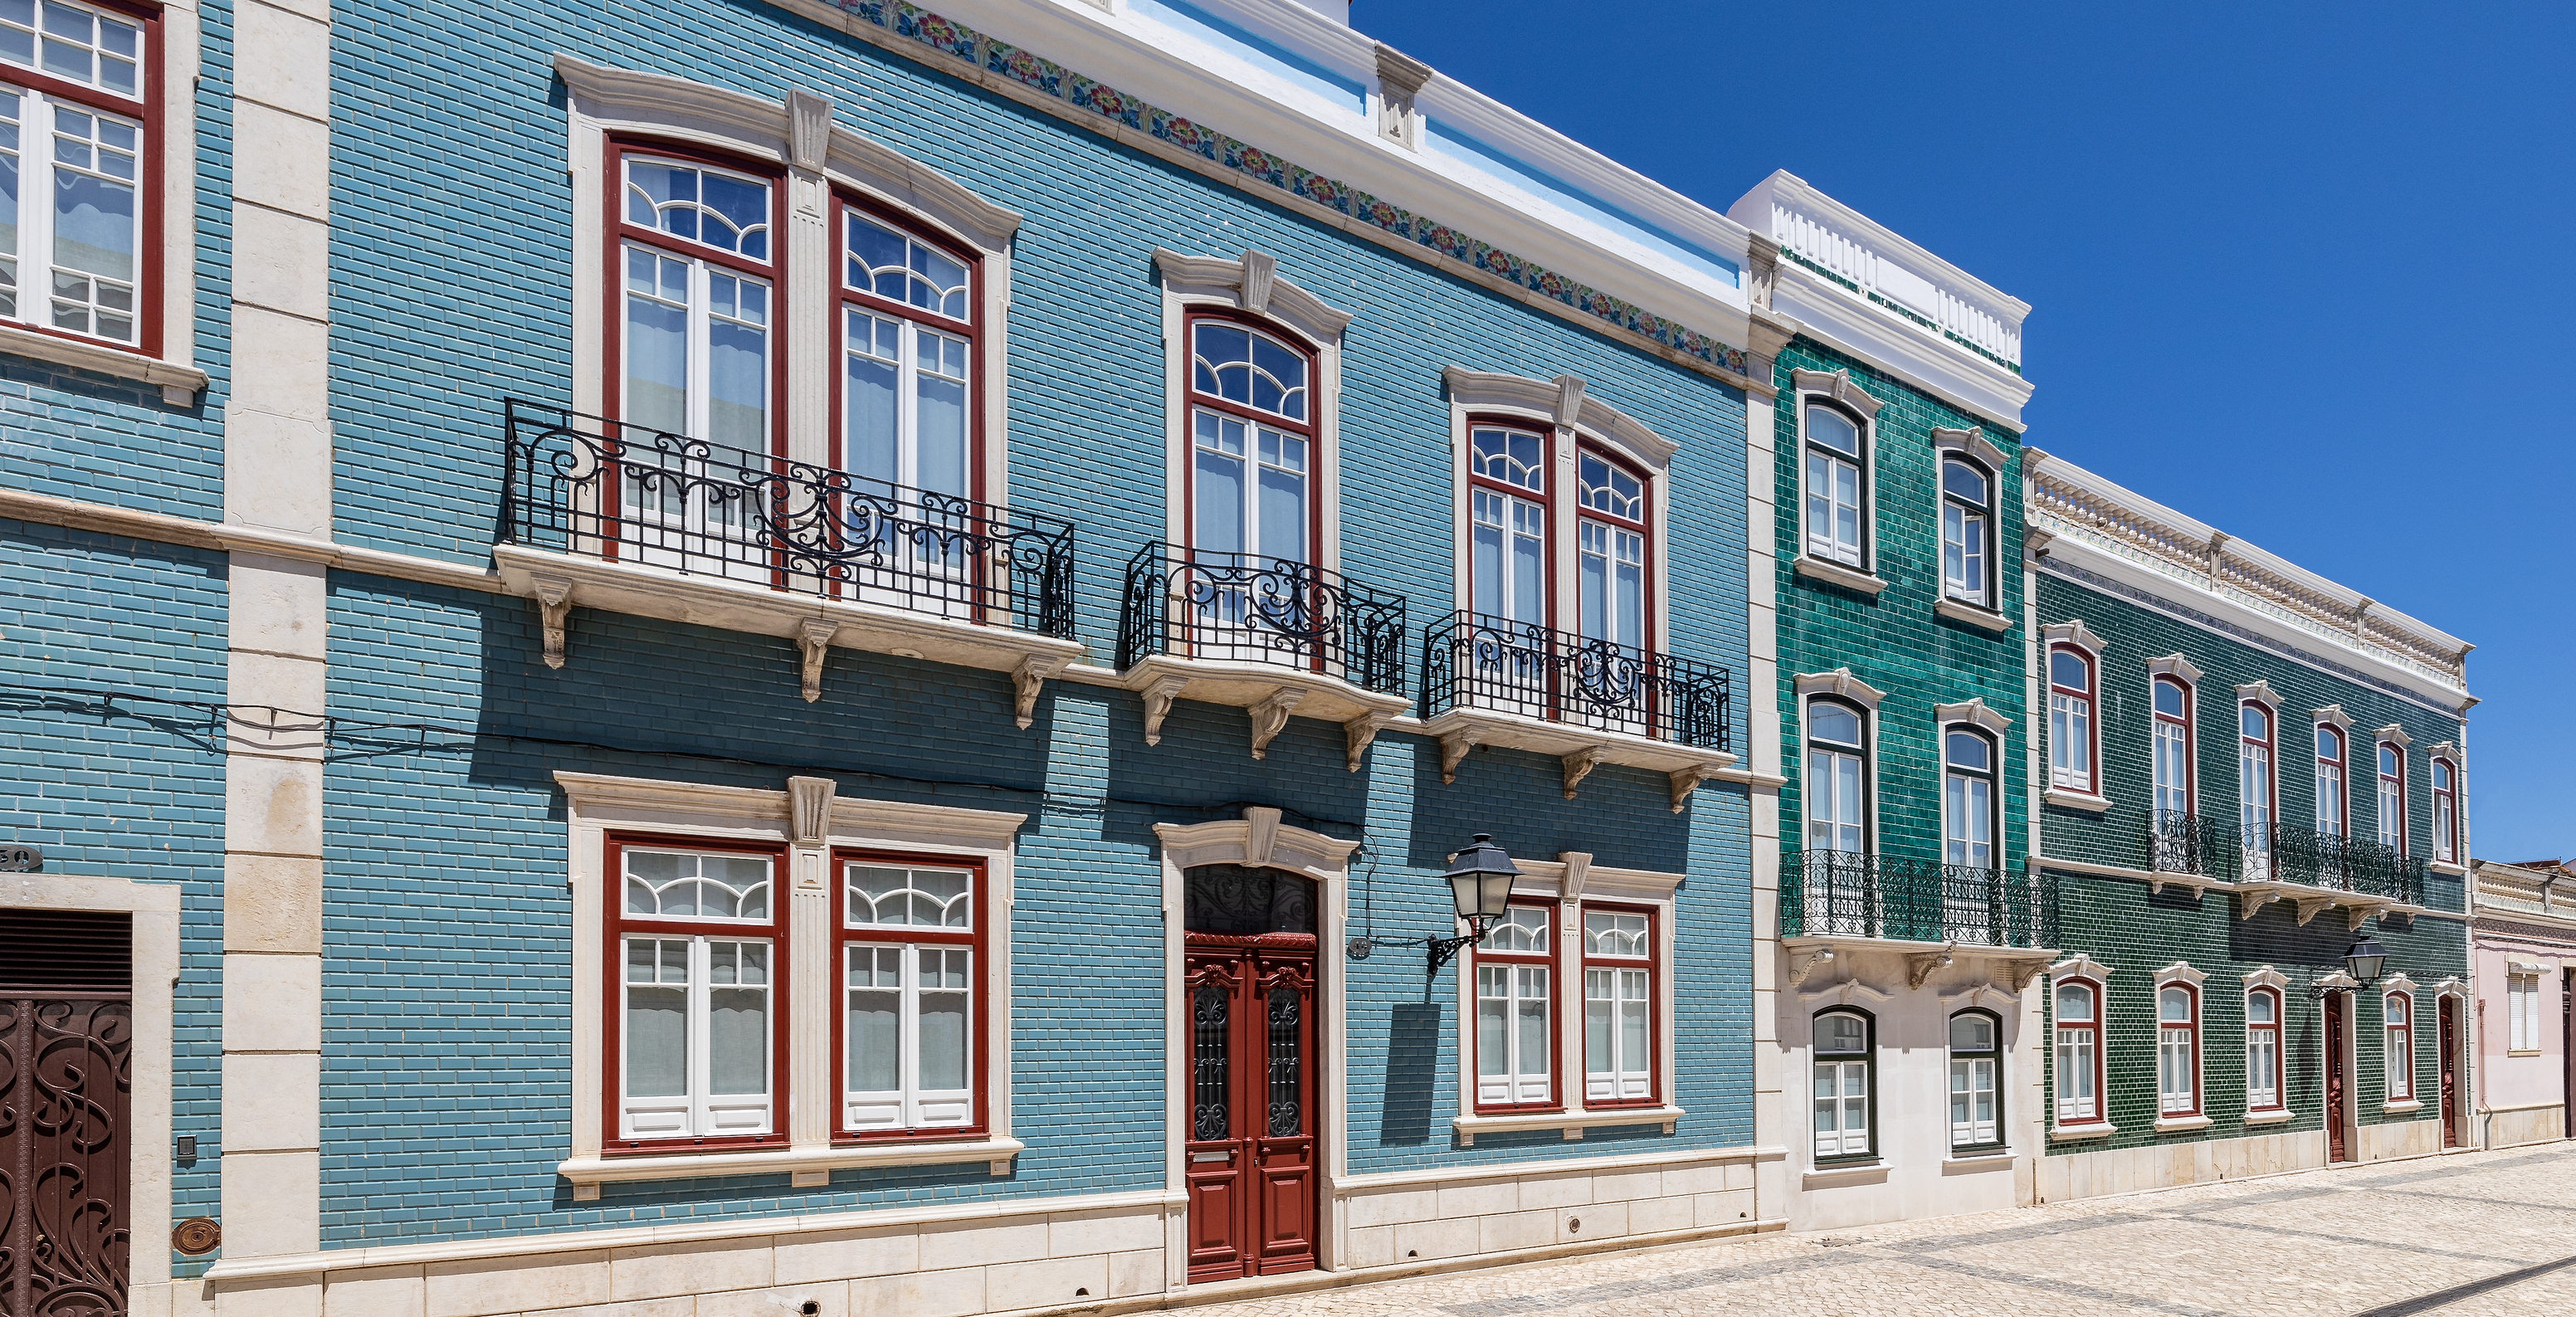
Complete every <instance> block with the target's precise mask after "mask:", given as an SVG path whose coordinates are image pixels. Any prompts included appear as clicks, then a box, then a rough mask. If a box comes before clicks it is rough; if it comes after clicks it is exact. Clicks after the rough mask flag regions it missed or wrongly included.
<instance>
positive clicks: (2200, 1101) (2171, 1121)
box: [2155, 960, 2210, 1134]
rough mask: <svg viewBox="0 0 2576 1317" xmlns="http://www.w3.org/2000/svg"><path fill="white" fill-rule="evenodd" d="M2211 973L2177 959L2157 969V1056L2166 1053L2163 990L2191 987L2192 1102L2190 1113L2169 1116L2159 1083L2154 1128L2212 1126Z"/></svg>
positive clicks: (2164, 1131)
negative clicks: (2205, 995)
mask: <svg viewBox="0 0 2576 1317" xmlns="http://www.w3.org/2000/svg"><path fill="white" fill-rule="evenodd" d="M2208 979H2209V976H2208V975H2207V974H2204V973H2202V972H2201V971H2199V970H2196V969H2193V968H2192V967H2191V965H2190V964H2189V963H2188V962H2185V961H2179V960H2177V961H2175V962H2174V963H2172V964H2170V965H2167V966H2165V967H2164V968H2163V969H2160V970H2157V971H2156V996H2155V1001H2156V1015H2155V1020H2156V1056H2157V1058H2158V1059H2159V1060H2162V1059H2163V1055H2164V991H2165V989H2166V988H2168V987H2172V986H2174V985H2176V984H2179V985H2181V986H2183V987H2186V988H2189V989H2191V1104H2192V1110H2191V1113H2190V1114H2189V1115H2183V1116H2168V1115H2165V1114H2164V1111H2163V1085H2162V1084H2159V1085H2158V1086H2157V1099H2158V1102H2157V1112H2156V1121H2155V1130H2156V1132H2157V1133H2159V1134H2170V1133H2173V1132H2175V1131H2177V1130H2196V1129H2206V1128H2208V1126H2209V1123H2210V1120H2209V1028H2208V1015H2209V1012H2208V1010H2207V1009H2206V1003H2205V1002H2204V1001H2203V999H2202V995H2201V985H2202V984H2203V983H2205V982H2207V981H2208Z"/></svg>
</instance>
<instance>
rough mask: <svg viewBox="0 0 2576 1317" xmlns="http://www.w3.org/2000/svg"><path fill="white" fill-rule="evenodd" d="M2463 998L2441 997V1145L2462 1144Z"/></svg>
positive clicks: (2452, 1146)
mask: <svg viewBox="0 0 2576 1317" xmlns="http://www.w3.org/2000/svg"><path fill="white" fill-rule="evenodd" d="M2459 1057H2460V999H2459V998H2457V997H2444V998H2443V999H2442V1146H2443V1147H2445V1148H2456V1147H2458V1146H2460V1063H2459Z"/></svg>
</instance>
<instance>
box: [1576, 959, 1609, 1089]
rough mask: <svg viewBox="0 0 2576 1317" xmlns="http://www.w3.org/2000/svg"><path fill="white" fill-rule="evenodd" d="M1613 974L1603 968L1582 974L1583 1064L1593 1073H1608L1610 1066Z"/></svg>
mask: <svg viewBox="0 0 2576 1317" xmlns="http://www.w3.org/2000/svg"><path fill="white" fill-rule="evenodd" d="M1612 977H1613V972H1612V971H1610V970H1601V969H1596V970H1586V971H1585V972H1584V975H1583V1068H1584V1069H1585V1070H1586V1071H1589V1072H1591V1073H1593V1074H1605V1073H1607V1072H1608V1071H1609V1070H1610V1068H1611V1052H1610V1038H1611V1033H1610V1013H1611V1007H1612V1005H1613V998H1612V994H1613V991H1614V988H1613V986H1612V983H1611V980H1612Z"/></svg>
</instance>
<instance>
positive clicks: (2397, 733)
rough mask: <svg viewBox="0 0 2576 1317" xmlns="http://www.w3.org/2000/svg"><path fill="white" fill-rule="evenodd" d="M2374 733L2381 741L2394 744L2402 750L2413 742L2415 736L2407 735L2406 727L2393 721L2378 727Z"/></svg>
mask: <svg viewBox="0 0 2576 1317" xmlns="http://www.w3.org/2000/svg"><path fill="white" fill-rule="evenodd" d="M2374 735H2376V736H2377V737H2378V738H2379V740H2380V741H2381V743H2383V744H2386V745H2393V746H2396V747H2397V748H2398V749H2400V750H2403V749H2405V748H2406V747H2408V746H2410V745H2412V744H2414V743H2415V738H2413V737H2411V736H2408V735H2407V734H2406V729H2405V728H2403V727H2400V726H2398V725H2397V724H2395V723H2390V724H2388V725H2387V726H2386V727H2382V728H2380V729H2379V730H2378V731H2377V732H2376V733H2374Z"/></svg>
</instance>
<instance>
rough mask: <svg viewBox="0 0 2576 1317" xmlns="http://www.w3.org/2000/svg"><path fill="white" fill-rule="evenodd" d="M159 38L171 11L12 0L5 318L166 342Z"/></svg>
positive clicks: (0, 67) (0, 219) (2, 209)
mask: <svg viewBox="0 0 2576 1317" xmlns="http://www.w3.org/2000/svg"><path fill="white" fill-rule="evenodd" d="M155 12H156V13H157V9H156V11H155ZM159 38H160V20H159V19H158V18H157V17H145V16H143V15H141V14H139V13H135V14H130V13H126V12H124V11H123V10H121V9H115V8H107V7H101V6H91V5H82V4H71V3H65V0H0V320H9V321H15V322H18V323H20V324H24V325H28V326H31V327H34V328H38V329H41V330H46V331H50V332H54V333H58V334H62V335H66V336H69V337H75V338H84V339H93V340H104V341H106V342H110V343H116V344H121V345H125V346H129V347H140V348H143V349H145V350H147V351H150V350H155V348H156V344H155V342H154V340H155V339H157V337H158V333H157V325H156V324H155V323H154V320H155V317H154V316H152V315H151V314H150V313H149V311H148V309H147V308H149V307H150V306H151V305H152V302H151V298H152V297H154V296H155V295H156V294H155V291H154V290H153V289H151V288H149V287H148V286H147V284H148V282H149V279H148V278H147V276H148V274H149V273H150V272H151V262H150V260H149V258H148V257H147V255H146V253H147V252H148V251H150V250H151V247H150V244H151V242H152V241H153V235H154V234H155V232H156V231H157V228H158V215H157V213H156V212H157V207H155V206H154V205H153V197H154V195H155V192H156V190H157V183H158V180H157V179H155V178H153V177H152V176H151V175H152V174H153V173H154V172H155V166H156V162H157V159H158V155H157V152H156V151H154V150H150V149H147V146H148V145H150V144H148V143H147V142H146V140H145V139H146V135H147V133H148V132H149V128H148V127H147V125H146V122H145V116H146V112H147V105H146V96H147V94H148V91H149V88H148V87H147V84H148V83H150V82H152V81H154V80H156V79H157V72H156V62H157V60H158V58H159V54H158V52H157V51H154V50H150V49H148V48H149V47H150V46H151V45H152V44H153V43H155V42H157V41H158V40H159Z"/></svg>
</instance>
